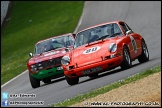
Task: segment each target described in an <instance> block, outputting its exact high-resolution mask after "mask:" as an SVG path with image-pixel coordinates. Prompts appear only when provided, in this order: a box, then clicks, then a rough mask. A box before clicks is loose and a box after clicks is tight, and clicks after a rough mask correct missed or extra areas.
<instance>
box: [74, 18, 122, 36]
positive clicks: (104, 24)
mask: <svg viewBox="0 0 162 108" xmlns="http://www.w3.org/2000/svg"><path fill="white" fill-rule="evenodd" d="M119 22H123V21H111V22H105V23H101V24H97V25H94V26H90V27H87V28H85V29H83V30H81V31H79V32H77V33H76V34H78V33H80V32H82V31H85V30H88V29H91V28H95V27H98V26H101V25H105V24H111V23H119Z"/></svg>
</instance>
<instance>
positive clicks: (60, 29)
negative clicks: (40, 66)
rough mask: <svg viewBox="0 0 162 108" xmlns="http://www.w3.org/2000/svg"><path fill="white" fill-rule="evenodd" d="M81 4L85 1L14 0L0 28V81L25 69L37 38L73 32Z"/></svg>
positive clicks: (3, 81) (79, 14)
mask: <svg viewBox="0 0 162 108" xmlns="http://www.w3.org/2000/svg"><path fill="white" fill-rule="evenodd" d="M83 6H84V1H15V2H14V3H13V9H12V12H11V15H10V18H11V19H10V20H9V22H8V23H7V25H6V26H5V27H4V28H2V29H1V31H2V35H1V85H2V84H4V83H5V82H7V81H8V80H10V79H12V78H13V77H15V76H17V75H18V74H20V73H22V72H23V71H25V70H26V69H27V66H26V64H27V62H28V60H29V56H28V54H29V53H30V52H33V51H34V45H35V43H36V42H38V41H39V40H42V39H46V38H49V37H52V36H57V35H61V34H65V33H70V32H73V31H74V30H75V28H76V26H77V24H78V21H79V18H80V16H81V14H82V10H83ZM30 20H32V21H31V22H30Z"/></svg>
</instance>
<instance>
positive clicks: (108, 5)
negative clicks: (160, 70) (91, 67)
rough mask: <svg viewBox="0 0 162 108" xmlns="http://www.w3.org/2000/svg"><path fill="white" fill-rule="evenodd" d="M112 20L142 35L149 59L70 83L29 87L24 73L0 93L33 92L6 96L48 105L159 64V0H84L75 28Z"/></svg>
mask: <svg viewBox="0 0 162 108" xmlns="http://www.w3.org/2000/svg"><path fill="white" fill-rule="evenodd" d="M114 20H122V21H125V22H126V23H127V24H128V25H129V26H130V27H131V28H132V30H133V31H134V32H136V33H139V34H141V35H142V36H143V37H144V39H145V41H146V43H147V45H148V50H149V53H150V61H148V62H146V63H143V64H139V62H138V61H137V60H136V61H134V62H133V67H132V68H130V69H127V70H124V71H121V70H120V67H118V68H116V69H115V70H112V71H109V72H108V71H107V72H103V73H101V74H99V77H98V78H96V79H90V78H89V77H82V78H80V79H79V84H77V85H74V86H70V85H68V84H67V82H66V80H65V78H64V77H62V78H59V79H54V80H53V81H52V83H51V84H47V85H45V84H44V83H42V84H41V87H39V88H36V89H33V88H32V87H31V85H30V82H29V76H28V72H26V73H25V74H23V75H21V76H20V77H18V78H16V79H15V80H13V81H12V82H10V83H8V84H7V85H5V86H4V87H1V92H8V93H9V94H11V93H13V94H15V93H16V94H20V93H25V94H30V93H33V94H36V98H29V99H28V98H9V99H8V100H9V101H11V100H12V101H44V105H39V106H40V107H41V106H48V105H50V104H53V103H57V102H60V101H63V100H65V99H68V98H72V97H74V96H76V95H78V94H85V93H87V92H89V91H92V90H94V89H97V88H100V87H102V86H105V85H108V84H110V83H112V82H115V81H118V80H121V79H124V78H127V77H128V76H131V75H134V74H136V73H139V72H141V71H143V70H145V69H150V68H152V67H154V66H156V65H161V1H86V2H85V6H84V10H83V15H82V20H81V21H80V25H79V26H78V29H77V31H79V30H81V29H84V28H86V27H89V26H93V25H95V24H99V23H104V22H109V21H114ZM14 106H15V107H19V106H21V105H19V106H16V105H14ZM14 106H12V107H14ZM29 106H31V105H29ZM34 106H36V105H34ZM34 106H33V107H34ZM25 107H28V106H25Z"/></svg>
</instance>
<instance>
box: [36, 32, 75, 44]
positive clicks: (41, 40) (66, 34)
mask: <svg viewBox="0 0 162 108" xmlns="http://www.w3.org/2000/svg"><path fill="white" fill-rule="evenodd" d="M67 35H72V33H66V34H62V35H58V36H53V37H51V38H47V39H43V40H40V41H38V42H37V43H36V44H38V43H41V42H43V41H46V40H50V39H52V38H58V37H62V36H67Z"/></svg>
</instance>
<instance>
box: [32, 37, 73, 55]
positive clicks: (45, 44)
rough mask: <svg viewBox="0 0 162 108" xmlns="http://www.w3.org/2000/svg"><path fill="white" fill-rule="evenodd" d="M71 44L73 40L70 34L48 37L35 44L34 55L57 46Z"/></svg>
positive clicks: (61, 46)
mask: <svg viewBox="0 0 162 108" xmlns="http://www.w3.org/2000/svg"><path fill="white" fill-rule="evenodd" d="M73 44H74V40H73V38H72V37H71V36H70V35H68V36H61V37H54V38H50V39H47V40H44V41H42V42H39V43H37V44H36V45H35V51H34V55H36V54H41V53H44V52H48V51H51V50H55V49H58V48H63V47H68V46H72V45H73Z"/></svg>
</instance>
